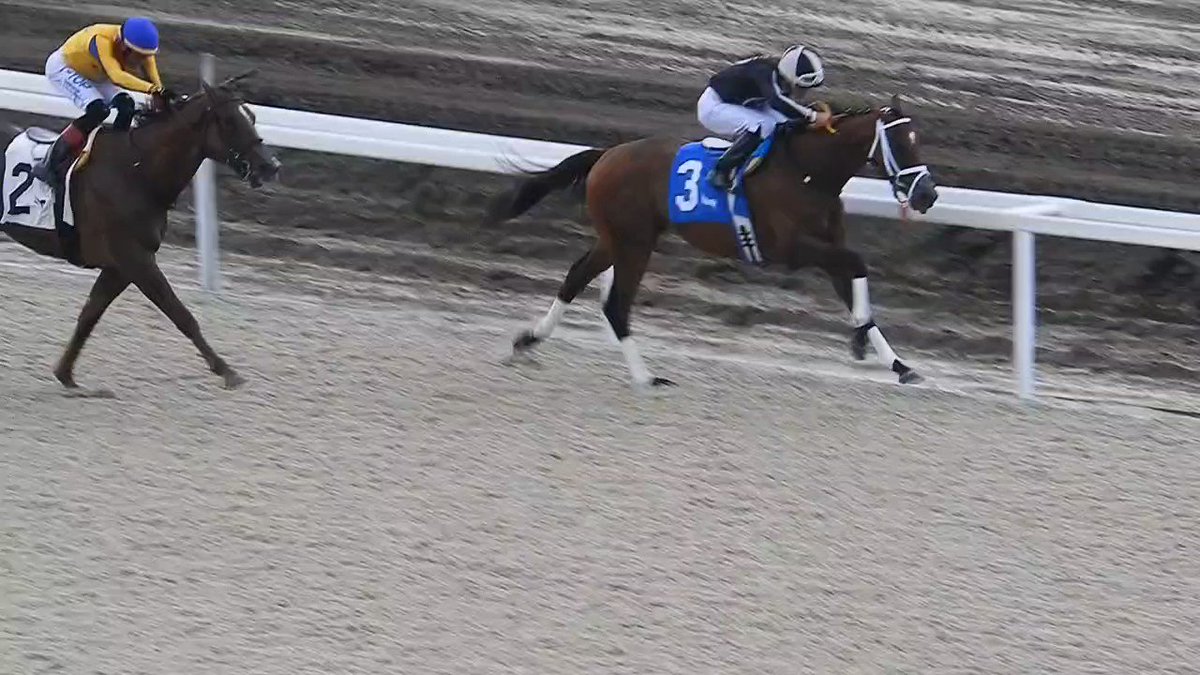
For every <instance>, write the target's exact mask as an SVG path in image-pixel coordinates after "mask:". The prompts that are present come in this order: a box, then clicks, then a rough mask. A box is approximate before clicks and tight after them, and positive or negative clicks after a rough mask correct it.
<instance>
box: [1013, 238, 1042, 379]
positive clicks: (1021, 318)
mask: <svg viewBox="0 0 1200 675" xmlns="http://www.w3.org/2000/svg"><path fill="white" fill-rule="evenodd" d="M1034 256H1035V252H1034V237H1033V233H1032V232H1029V231H1028V230H1021V229H1018V230H1014V231H1013V267H1012V285H1013V291H1012V293H1013V297H1012V306H1013V369H1014V370H1015V371H1016V376H1017V396H1019V397H1021V399H1022V400H1025V401H1031V400H1033V398H1034V396H1035V395H1036V377H1037V373H1036V372H1035V369H1034V359H1035V358H1036V350H1037V262H1036V259H1035V257H1034Z"/></svg>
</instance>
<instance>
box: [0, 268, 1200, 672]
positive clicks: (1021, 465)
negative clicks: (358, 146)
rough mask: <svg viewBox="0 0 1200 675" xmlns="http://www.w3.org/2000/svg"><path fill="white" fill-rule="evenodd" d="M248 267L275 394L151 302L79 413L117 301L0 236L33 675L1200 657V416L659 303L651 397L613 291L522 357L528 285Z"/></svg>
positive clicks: (6, 476)
mask: <svg viewBox="0 0 1200 675" xmlns="http://www.w3.org/2000/svg"><path fill="white" fill-rule="evenodd" d="M167 259H168V260H169V261H172V262H171V265H170V266H169V268H168V269H169V271H170V273H171V275H172V276H173V277H174V278H176V279H184V280H186V279H187V278H188V276H189V275H190V274H192V272H193V271H192V270H191V269H190V267H189V266H187V265H185V264H182V262H183V261H182V260H181V258H180V252H179V251H168V252H167ZM228 264H229V268H228V269H229V272H230V277H229V279H230V288H229V292H228V293H227V295H226V296H225V298H224V299H223V300H220V301H212V300H204V299H202V298H201V297H199V295H198V294H197V293H195V292H193V291H190V290H185V291H184V292H183V296H184V298H185V301H187V302H189V303H191V304H192V306H193V307H194V308H195V309H196V311H197V314H198V316H199V317H200V319H201V322H202V325H203V327H204V329H205V331H206V333H207V335H208V336H209V338H210V339H211V340H212V342H213V343H214V345H215V346H216V348H217V349H218V350H219V351H220V352H221V353H222V354H224V355H225V356H226V357H227V358H229V359H230V361H231V362H232V363H234V364H235V365H237V366H239V367H240V368H241V369H242V372H243V373H244V374H246V375H247V376H249V378H250V383H249V384H248V385H247V387H246V388H244V389H242V390H239V391H236V392H227V391H224V390H222V389H220V388H219V386H218V383H217V381H216V379H215V378H213V377H210V376H208V375H207V374H206V373H204V372H203V368H202V366H201V363H200V360H199V358H198V357H196V356H195V354H194V353H193V350H192V349H191V346H190V345H188V344H187V343H186V341H185V340H184V339H183V338H182V337H181V336H179V335H177V334H176V333H175V331H174V329H173V328H171V327H170V326H169V324H168V323H167V322H166V320H165V319H164V318H163V317H161V316H159V315H158V314H157V313H156V312H155V310H153V308H151V307H150V305H149V303H147V302H146V301H145V300H144V299H142V298H141V297H139V296H137V295H132V294H131V295H127V296H125V297H123V298H122V299H121V300H119V301H118V302H117V303H116V305H115V306H114V308H113V310H112V311H111V313H110V315H109V316H107V317H106V319H105V320H104V322H103V323H102V324H101V325H100V327H99V329H98V331H97V334H96V336H95V337H94V338H93V342H92V343H91V345H90V347H89V349H88V350H87V351H86V352H85V354H84V357H83V359H82V360H81V362H80V366H79V370H78V375H79V379H80V381H81V383H83V384H84V385H85V386H88V387H89V388H90V391H92V392H99V391H107V393H109V394H111V395H112V396H115V398H67V397H65V396H64V395H63V394H62V393H61V391H60V390H59V389H58V387H57V384H56V383H54V382H53V380H52V378H50V376H49V370H50V367H51V365H52V364H53V360H54V358H55V357H56V356H57V352H58V349H59V348H60V345H61V343H62V341H63V340H64V339H65V336H66V334H67V333H68V331H69V329H70V326H71V324H72V321H73V317H74V314H75V311H76V308H77V306H78V303H79V302H80V300H81V297H82V296H83V294H84V293H85V292H86V288H87V286H88V284H89V281H90V280H89V277H88V276H87V275H81V274H66V273H63V271H62V268H61V267H59V266H54V265H50V266H47V265H45V263H44V261H42V260H40V259H37V258H35V257H33V256H31V255H28V254H25V253H24V252H21V251H18V250H16V248H15V247H12V246H5V247H0V286H2V287H3V288H5V289H7V290H6V292H5V293H3V294H0V317H2V318H3V319H2V322H0V335H2V336H3V344H4V345H5V348H4V349H3V350H2V351H0V368H2V369H3V372H4V373H5V375H4V388H3V393H2V394H0V404H2V406H3V409H4V411H5V412H4V415H3V417H0V435H2V437H3V438H4V441H5V442H4V443H2V444H0V507H2V508H0V513H3V516H2V519H0V522H2V526H0V547H2V548H3V551H4V554H3V557H2V558H0V565H2V567H3V573H2V574H0V594H2V595H3V598H4V602H3V603H0V645H2V646H0V671H3V672H5V673H14V674H22V675H23V674H25V673H52V672H65V673H84V672H89V673H90V672H109V673H116V672H120V673H162V672H175V673H310V672H311V673H385V672H406V673H456V674H457V673H509V672H511V673H517V672H540V673H572V674H574V673H646V672H655V673H688V674H692V673H730V672H750V671H753V672H768V673H795V672H921V673H940V672H946V673H949V672H963V671H965V670H975V671H987V672H1033V671H1038V672H1112V673H1129V672H1187V671H1188V670H1190V669H1192V668H1194V666H1195V664H1196V663H1197V659H1198V658H1200V643H1197V641H1196V639H1195V637H1194V636H1195V631H1193V630H1191V627H1192V626H1194V625H1195V623H1196V621H1197V620H1200V615H1198V613H1197V606H1196V604H1195V603H1194V602H1193V599H1194V598H1195V597H1196V595H1197V593H1200V565H1198V564H1197V562H1196V560H1195V556H1193V555H1190V553H1189V551H1191V550H1192V549H1194V548H1195V547H1196V546H1197V545H1200V541H1197V534H1196V533H1197V532H1198V531H1200V529H1198V526H1200V523H1197V519H1196V509H1195V503H1196V499H1197V498H1200V494H1198V493H1197V488H1196V486H1197V485H1198V484H1200V464H1198V463H1197V459H1196V454H1195V453H1194V452H1191V451H1190V450H1191V449H1194V447H1192V446H1194V441H1195V438H1196V437H1197V434H1198V433H1200V422H1198V421H1197V420H1196V419H1195V418H1193V417H1180V416H1176V415H1164V414H1161V413H1156V412H1153V411H1149V410H1147V409H1145V408H1138V407H1131V406H1127V405H1119V404H1116V403H1108V404H1103V405H1097V404H1089V405H1086V406H1083V405H1079V404H1072V403H1065V402H1058V403H1050V404H1047V405H1043V406H1037V407H1022V406H1018V405H1016V404H1014V403H1012V402H1011V399H1009V398H1008V397H1007V396H1001V395H999V394H995V393H992V389H993V387H995V386H997V385H998V384H999V382H1000V380H999V377H1000V374H999V373H998V372H996V371H995V370H994V369H991V368H988V367H986V366H981V365H979V364H967V363H949V362H940V361H939V360H938V359H937V356H936V355H933V354H916V355H915V357H916V361H917V363H918V364H920V365H921V366H922V367H924V368H925V369H926V371H927V372H928V373H929V374H930V375H931V383H930V384H929V386H926V387H922V388H919V389H916V388H905V387H900V386H899V385H895V384H892V383H890V382H887V381H886V380H887V378H886V376H885V375H884V374H882V373H879V372H878V371H875V370H861V369H857V368H849V367H847V366H846V364H845V358H844V357H843V356H842V350H841V349H840V348H835V346H834V345H832V344H826V343H827V342H833V341H832V340H829V341H826V340H823V339H821V338H820V337H819V336H810V338H808V339H802V338H801V337H799V336H795V335H792V336H789V339H788V340H787V341H786V343H787V344H789V345H792V346H791V347H790V349H793V350H796V349H807V350H808V351H807V353H803V354H800V353H796V352H792V353H772V352H770V350H767V349H764V348H761V347H759V346H756V345H755V344H754V342H753V341H754V340H761V341H762V342H764V343H766V342H768V341H767V340H764V339H763V338H765V337H767V336H763V335H752V336H750V338H749V339H750V340H751V342H749V343H748V342H747V341H746V340H747V339H746V338H745V337H744V336H742V335H740V334H739V333H740V331H738V330H735V329H730V328H725V329H722V328H721V327H720V326H719V325H714V324H708V325H704V326H703V327H704V330H703V331H696V330H694V323H693V322H692V321H690V320H688V321H685V322H683V323H681V321H680V319H679V317H678V316H674V315H672V314H669V313H662V314H659V313H655V312H649V313H648V316H646V318H645V320H644V321H643V324H644V331H643V335H644V336H645V340H644V344H645V346H646V351H647V357H648V359H649V360H650V361H651V363H652V364H654V365H655V366H656V367H658V368H659V369H660V370H661V371H662V372H664V373H669V374H671V375H672V376H674V377H676V378H677V379H679V380H680V381H681V382H682V383H683V385H682V386H681V387H679V388H677V389H674V390H671V391H669V392H666V393H665V394H659V395H652V396H644V395H643V396H639V395H635V394H634V393H632V392H630V391H629V390H628V389H627V388H626V387H625V382H624V371H623V365H622V364H621V362H620V357H619V355H618V353H617V352H616V350H615V349H613V348H612V347H611V346H608V345H605V344H604V342H603V341H602V340H601V339H600V331H599V324H598V317H597V313H596V309H595V304H596V303H595V299H594V294H593V293H589V294H588V297H587V299H586V300H581V302H580V303H579V307H577V308H575V310H574V311H573V313H572V314H571V315H570V316H569V319H570V320H569V322H568V324H567V326H566V328H565V330H564V331H563V332H562V333H561V334H560V336H559V338H560V339H556V340H554V341H552V342H550V343H548V344H547V345H546V346H545V348H544V351H543V353H542V355H541V357H540V358H539V360H538V362H537V363H536V364H534V365H522V366H519V367H512V366H504V365H501V364H500V363H499V360H498V359H497V356H498V355H499V354H500V353H501V352H502V351H503V349H504V346H505V344H506V338H507V337H508V336H509V334H510V333H511V332H512V330H513V329H514V327H515V326H514V319H513V317H514V316H522V315H526V314H529V313H530V312H531V309H532V308H531V307H530V306H529V305H530V302H529V299H528V298H527V297H524V296H521V295H513V294H508V293H486V292H477V291H474V290H472V291H470V292H467V291H465V290H464V289H462V288H460V287H458V286H456V285H454V284H450V285H446V284H439V283H435V282H430V281H427V280H422V279H412V278H401V277H395V278H386V277H382V276H380V275H376V274H370V275H368V274H353V273H351V274H346V273H331V272H330V271H329V270H328V269H326V268H321V267H317V266H312V267H302V268H297V267H296V266H295V265H284V264H279V263H270V262H266V261H262V260H256V259H238V260H233V261H229V263H228ZM185 285H190V284H186V281H185ZM33 289H36V294H37V299H36V300H34V299H33V297H32V296H33V294H34V293H35V291H34V290H33ZM519 324H520V322H517V325H519ZM693 334H694V335H696V337H694V338H687V337H685V336H687V335H693ZM837 347H840V345H837ZM743 352H744V353H743ZM1046 377H1047V380H1048V385H1049V386H1051V387H1052V388H1058V389H1069V388H1070V387H1072V386H1075V385H1076V384H1077V382H1075V383H1074V384H1073V382H1074V381H1076V380H1078V379H1079V378H1080V377H1081V376H1080V375H1079V374H1073V373H1070V372H1064V371H1060V370H1058V369H1050V370H1049V371H1048V372H1047V373H1046ZM1088 377H1090V376H1088ZM1115 386H1116V385H1115V383H1114V387H1115ZM1135 393H1136V392H1135ZM1166 393H1167V392H1165V391H1164V392H1163V394H1164V395H1166ZM1171 396H1172V398H1174V399H1175V400H1177V401H1184V400H1186V401H1191V402H1192V405H1196V403H1197V402H1200V394H1197V393H1192V394H1187V393H1185V392H1181V391H1174V392H1171Z"/></svg>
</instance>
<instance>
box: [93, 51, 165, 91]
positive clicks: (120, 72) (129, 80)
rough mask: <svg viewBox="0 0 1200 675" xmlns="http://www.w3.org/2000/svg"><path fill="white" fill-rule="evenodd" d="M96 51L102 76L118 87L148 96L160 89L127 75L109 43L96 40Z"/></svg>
mask: <svg viewBox="0 0 1200 675" xmlns="http://www.w3.org/2000/svg"><path fill="white" fill-rule="evenodd" d="M96 51H97V52H99V56H100V65H101V66H103V68H104V74H105V75H108V79H109V80H111V81H112V83H113V84H115V85H117V86H118V87H120V88H122V89H128V90H129V91H136V92H139V93H142V94H149V93H150V92H152V91H155V90H156V89H158V88H161V87H158V86H156V85H155V84H151V83H150V82H147V81H145V80H143V79H142V78H140V77H136V76H134V75H131V74H130V73H128V72H127V71H126V70H125V68H124V67H123V66H122V65H121V62H120V61H119V60H118V59H117V55H116V49H115V47H114V45H113V43H112V42H111V41H109V40H99V39H97V40H96ZM156 70H157V69H156Z"/></svg>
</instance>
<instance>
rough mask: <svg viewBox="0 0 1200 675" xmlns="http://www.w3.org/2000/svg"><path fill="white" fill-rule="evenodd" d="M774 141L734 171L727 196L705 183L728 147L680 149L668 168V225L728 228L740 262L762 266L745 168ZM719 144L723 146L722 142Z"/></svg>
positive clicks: (705, 143) (709, 142)
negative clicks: (736, 246)
mask: <svg viewBox="0 0 1200 675" xmlns="http://www.w3.org/2000/svg"><path fill="white" fill-rule="evenodd" d="M773 139H774V137H770V138H767V139H766V140H764V141H763V142H762V143H760V144H759V146H758V149H756V150H755V151H754V153H753V154H752V155H750V159H749V160H747V161H746V163H745V164H743V165H742V166H739V167H738V168H737V172H736V175H735V176H734V180H733V185H734V187H733V190H732V191H731V192H729V193H726V192H723V191H722V190H720V189H718V188H717V187H714V186H713V185H712V184H711V183H709V182H708V175H709V172H710V171H712V169H713V166H715V165H716V163H717V159H718V158H720V156H721V154H722V153H723V152H724V151H725V148H726V147H728V144H727V143H726V144H724V145H720V146H718V145H714V144H713V139H706V140H704V141H698V142H695V143H688V144H686V145H684V146H683V147H681V148H679V152H678V153H676V155H675V161H674V162H673V163H672V164H671V183H670V192H669V197H668V202H669V204H668V207H667V211H668V214H669V215H670V219H671V224H672V225H674V226H675V227H678V228H683V227H686V226H687V225H691V224H694V223H719V224H723V225H729V227H730V231H731V234H732V235H733V237H734V238H735V239H736V240H737V243H738V252H739V254H740V255H741V258H742V260H744V261H746V262H748V263H752V264H755V265H758V264H761V263H762V252H761V251H759V248H758V236H757V235H756V234H755V232H754V223H752V222H750V202H749V200H748V199H747V198H746V191H745V187H744V184H745V180H744V179H745V172H746V166H748V165H754V164H756V163H757V162H760V161H762V159H763V158H764V157H766V156H767V153H768V152H770V151H771V145H772V141H773ZM722 143H724V142H723V141H722Z"/></svg>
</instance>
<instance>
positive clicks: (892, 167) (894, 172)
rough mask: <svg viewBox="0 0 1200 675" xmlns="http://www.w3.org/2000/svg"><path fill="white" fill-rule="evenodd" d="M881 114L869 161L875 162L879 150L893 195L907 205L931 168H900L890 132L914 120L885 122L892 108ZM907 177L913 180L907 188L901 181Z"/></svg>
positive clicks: (901, 119) (876, 121)
mask: <svg viewBox="0 0 1200 675" xmlns="http://www.w3.org/2000/svg"><path fill="white" fill-rule="evenodd" d="M880 112H881V113H883V114H881V115H880V116H879V117H877V118H876V119H875V140H874V141H872V142H871V151H870V152H868V153H867V159H869V160H870V161H872V162H875V161H876V159H875V151H876V150H879V154H880V158H881V163H882V165H883V171H884V173H885V174H887V178H888V182H889V183H891V185H892V194H893V195H895V197H896V201H897V202H900V204H901V205H906V204H908V202H909V201H910V200H911V199H912V196H913V191H914V190H916V189H917V185H919V184H920V183H921V179H922V178H925V177H926V176H928V175H929V167H928V166H926V165H924V164H915V165H913V166H906V167H901V166H900V164H899V162H897V161H896V153H895V152H894V151H893V150H892V140H891V137H890V136H889V135H888V132H889V131H890V130H891V129H893V128H895V127H898V126H901V125H904V124H911V123H912V118H911V117H901V118H898V119H894V120H892V121H891V122H884V121H883V115H886V114H887V113H888V112H891V108H883V109H882V110H881V111H880ZM907 176H912V178H910V179H909V183H908V186H907V187H906V186H904V185H903V183H902V182H901V181H903V180H904V179H905V177H907Z"/></svg>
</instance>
